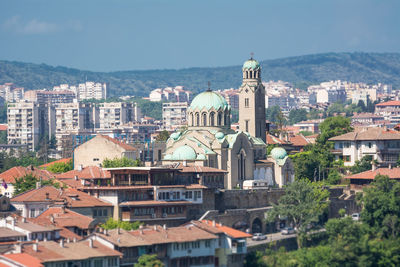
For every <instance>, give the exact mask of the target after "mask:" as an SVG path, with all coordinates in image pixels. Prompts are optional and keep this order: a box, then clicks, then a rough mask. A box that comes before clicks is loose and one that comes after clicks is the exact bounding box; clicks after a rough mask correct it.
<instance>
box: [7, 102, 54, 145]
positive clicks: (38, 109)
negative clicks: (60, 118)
mask: <svg viewBox="0 0 400 267" xmlns="http://www.w3.org/2000/svg"><path fill="white" fill-rule="evenodd" d="M7 123H8V135H7V139H8V143H9V144H26V145H27V146H28V149H29V150H31V151H33V150H34V149H35V148H36V147H37V145H38V144H39V141H40V139H41V138H42V137H44V136H45V135H47V136H48V137H49V138H50V137H51V136H52V132H51V130H50V128H49V109H48V106H47V105H41V104H35V103H29V102H19V103H11V104H9V105H8V109H7Z"/></svg>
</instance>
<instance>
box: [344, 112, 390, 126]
mask: <svg viewBox="0 0 400 267" xmlns="http://www.w3.org/2000/svg"><path fill="white" fill-rule="evenodd" d="M384 120H385V117H384V116H381V115H376V114H374V113H355V114H354V115H353V117H351V124H352V125H353V126H358V125H363V126H374V125H376V126H378V125H379V124H381V125H382V124H383V123H381V122H382V121H384Z"/></svg>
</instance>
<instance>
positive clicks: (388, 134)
mask: <svg viewBox="0 0 400 267" xmlns="http://www.w3.org/2000/svg"><path fill="white" fill-rule="evenodd" d="M367 140H400V133H399V132H398V131H393V130H389V129H386V128H379V127H371V128H366V129H365V128H362V129H359V130H356V131H353V132H349V133H345V134H342V135H339V136H335V137H332V138H330V139H329V141H367Z"/></svg>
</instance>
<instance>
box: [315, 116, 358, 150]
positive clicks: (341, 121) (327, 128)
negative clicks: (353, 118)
mask: <svg viewBox="0 0 400 267" xmlns="http://www.w3.org/2000/svg"><path fill="white" fill-rule="evenodd" d="M319 130H320V131H321V134H320V135H319V136H318V138H317V142H318V143H319V144H321V145H326V144H327V141H328V139H329V138H332V137H335V136H338V135H342V134H345V133H348V132H351V131H352V130H353V128H352V127H351V126H350V119H348V118H345V117H342V116H337V117H330V118H327V119H325V121H324V122H323V123H321V124H320V125H319Z"/></svg>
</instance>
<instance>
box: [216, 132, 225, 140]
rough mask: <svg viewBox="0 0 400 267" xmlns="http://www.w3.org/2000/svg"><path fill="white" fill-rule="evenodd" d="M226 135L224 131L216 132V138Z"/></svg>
mask: <svg viewBox="0 0 400 267" xmlns="http://www.w3.org/2000/svg"><path fill="white" fill-rule="evenodd" d="M224 137H225V135H224V133H223V132H218V133H216V134H215V138H217V139H222V138H224Z"/></svg>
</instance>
